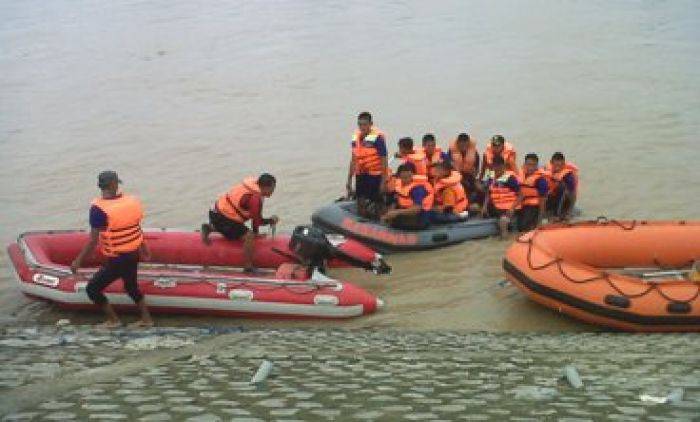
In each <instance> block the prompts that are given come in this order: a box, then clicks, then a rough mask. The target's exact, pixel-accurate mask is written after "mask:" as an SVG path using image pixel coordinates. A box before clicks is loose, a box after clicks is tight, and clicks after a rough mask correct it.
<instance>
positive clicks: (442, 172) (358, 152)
mask: <svg viewBox="0 0 700 422" xmlns="http://www.w3.org/2000/svg"><path fill="white" fill-rule="evenodd" d="M357 126H358V128H357V130H356V131H355V133H354V135H353V139H352V143H351V147H352V154H351V159H350V164H349V166H348V177H347V184H346V193H347V196H348V197H349V198H355V200H356V203H357V213H358V214H359V215H360V216H362V217H364V218H370V219H379V220H381V221H384V222H386V223H387V224H389V225H391V226H393V227H395V228H399V229H407V230H420V229H424V228H427V227H428V226H429V225H431V224H445V223H451V222H457V221H464V220H466V219H467V218H469V217H470V215H472V216H479V217H482V218H483V217H492V218H498V220H499V227H500V230H501V236H502V237H505V235H506V233H507V230H508V228H509V226H512V227H513V228H517V230H519V231H529V230H532V229H534V228H536V227H538V226H539V225H540V224H541V223H542V221H543V219H544V218H548V219H549V220H567V219H569V218H570V217H571V213H572V211H573V209H574V206H575V204H576V197H577V191H578V168H577V167H576V165H574V164H573V163H571V162H569V161H567V160H566V158H565V156H564V154H563V153H561V152H555V153H554V154H553V155H552V156H551V159H550V160H549V163H548V164H546V165H545V166H541V165H540V158H539V156H538V155H537V154H535V153H528V154H526V155H525V157H524V160H523V162H522V165H520V166H518V162H517V158H516V149H515V146H514V145H513V144H512V143H511V142H508V141H507V140H506V139H505V138H504V137H503V136H502V135H494V136H493V137H491V139H490V142H489V144H488V145H487V146H486V150H485V151H484V152H483V155H480V154H479V151H478V148H477V143H476V140H475V139H474V138H473V137H472V136H470V135H469V134H468V133H460V134H459V135H457V137H456V138H455V139H454V141H453V142H452V143H451V144H450V146H449V148H448V149H447V150H445V151H443V150H442V149H441V148H440V147H438V146H437V141H436V138H435V136H434V135H433V134H430V133H428V134H425V135H424V136H423V139H422V143H421V147H417V146H416V145H414V142H413V139H412V138H410V137H404V138H401V139H399V141H398V152H397V153H396V154H395V155H394V156H392V157H391V158H389V154H388V151H387V142H386V135H385V134H384V132H382V131H381V130H380V129H378V128H377V127H376V126H374V123H373V121H372V115H371V114H370V113H369V112H362V113H360V114H359V115H358V118H357ZM395 163H397V164H398V165H397V166H396V171H393V170H392V167H393V166H392V164H395ZM353 179H354V181H355V184H354V188H353Z"/></svg>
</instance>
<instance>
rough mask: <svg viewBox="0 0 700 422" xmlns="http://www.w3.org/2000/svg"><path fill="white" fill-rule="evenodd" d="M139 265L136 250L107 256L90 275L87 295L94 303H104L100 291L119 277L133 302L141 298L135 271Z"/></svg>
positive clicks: (104, 299)
mask: <svg viewBox="0 0 700 422" xmlns="http://www.w3.org/2000/svg"><path fill="white" fill-rule="evenodd" d="M138 266H139V253H138V251H134V252H129V253H125V254H121V255H119V256H116V257H113V258H109V259H108V260H107V262H106V263H105V264H104V265H103V266H102V268H100V269H99V270H98V271H97V272H96V273H95V275H93V276H92V278H91V279H90V281H89V282H88V285H87V288H86V290H87V295H88V297H89V298H90V300H92V301H93V302H94V303H95V304H97V305H104V304H106V303H107V297H106V296H105V295H104V293H102V291H103V290H104V289H106V288H107V286H109V285H110V284H112V282H114V281H115V280H116V279H118V278H121V279H122V281H123V282H124V290H126V293H127V294H128V295H129V297H131V299H132V300H133V301H134V302H138V301H140V300H141V299H143V295H142V294H141V292H140V291H139V286H138V283H137V272H138Z"/></svg>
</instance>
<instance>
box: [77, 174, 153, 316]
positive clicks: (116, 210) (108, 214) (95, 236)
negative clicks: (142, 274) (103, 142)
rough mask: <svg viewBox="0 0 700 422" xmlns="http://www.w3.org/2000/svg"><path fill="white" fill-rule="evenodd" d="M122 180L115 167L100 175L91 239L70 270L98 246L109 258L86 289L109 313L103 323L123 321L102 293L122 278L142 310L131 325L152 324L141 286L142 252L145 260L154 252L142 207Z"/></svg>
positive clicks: (92, 215) (78, 266) (127, 291)
mask: <svg viewBox="0 0 700 422" xmlns="http://www.w3.org/2000/svg"><path fill="white" fill-rule="evenodd" d="M119 183H121V180H119V176H117V173H116V172H114V171H110V170H107V171H103V172H102V173H100V174H99V176H98V177H97V186H98V187H99V188H100V190H101V191H102V195H101V196H100V197H99V198H97V199H95V200H94V201H93V203H92V206H91V207H90V226H91V230H90V240H89V241H88V243H87V244H86V245H85V246H84V247H83V249H82V250H81V251H80V253H79V254H78V256H77V257H76V258H75V260H74V261H73V262H72V263H71V271H72V272H73V273H74V274H75V273H77V272H78V268H80V266H81V265H82V263H83V260H84V259H85V257H87V256H89V255H91V254H92V252H93V250H94V249H95V247H96V246H99V249H100V252H101V253H102V255H104V256H105V257H106V261H105V263H104V264H102V267H100V269H99V270H98V271H97V272H96V273H95V274H94V275H93V276H92V277H91V278H90V281H89V282H88V284H87V287H86V289H85V290H86V292H87V295H88V297H89V298H90V300H92V301H93V302H94V303H95V304H96V305H99V306H100V307H101V308H102V310H103V311H104V313H105V314H106V315H107V320H106V321H105V322H104V323H103V324H102V326H103V327H105V328H115V327H118V326H120V325H121V321H120V320H119V317H118V316H117V314H116V312H114V308H112V305H110V303H109V301H108V300H107V297H106V296H105V295H104V293H102V291H103V290H104V289H105V288H107V286H109V285H110V284H112V282H114V281H115V280H117V279H119V278H121V279H122V281H123V283H124V290H126V293H127V294H128V295H129V297H131V299H132V300H133V301H134V302H135V303H136V305H137V306H138V309H139V311H140V313H141V319H140V320H138V321H137V322H135V323H134V324H132V326H134V327H150V326H152V325H153V320H152V319H151V315H150V313H149V312H148V308H147V307H146V301H145V300H144V297H143V294H141V292H140V291H139V286H138V264H139V255H140V257H141V259H143V260H146V261H147V260H149V259H150V256H151V253H150V251H149V249H148V246H147V245H146V243H145V242H144V239H143V232H142V231H141V220H142V219H143V207H142V206H141V202H140V201H139V200H138V198H136V197H134V196H131V195H126V194H123V193H121V192H119Z"/></svg>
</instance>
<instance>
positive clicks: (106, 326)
mask: <svg viewBox="0 0 700 422" xmlns="http://www.w3.org/2000/svg"><path fill="white" fill-rule="evenodd" d="M121 326H122V322H121V321H119V320H116V321H113V320H111V319H108V320H107V321H105V322H103V323H102V324H97V325H96V326H95V327H96V328H98V329H101V330H113V329H115V328H119V327H121Z"/></svg>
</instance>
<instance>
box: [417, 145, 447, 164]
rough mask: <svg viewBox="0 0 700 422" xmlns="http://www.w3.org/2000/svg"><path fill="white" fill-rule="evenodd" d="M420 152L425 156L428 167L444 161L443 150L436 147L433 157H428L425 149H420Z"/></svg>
mask: <svg viewBox="0 0 700 422" xmlns="http://www.w3.org/2000/svg"><path fill="white" fill-rule="evenodd" d="M418 152H420V153H422V154H423V156H425V163H426V164H427V165H428V166H430V165H431V164H435V163H439V162H440V161H442V149H440V147H435V151H433V155H431V156H428V154H427V153H426V152H425V149H423V148H420V149H418Z"/></svg>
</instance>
